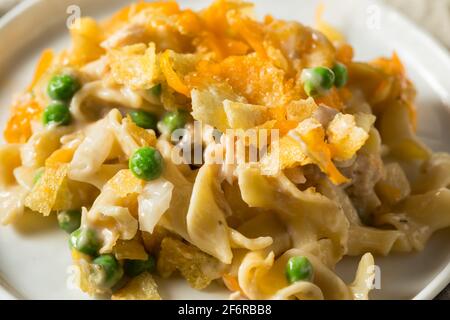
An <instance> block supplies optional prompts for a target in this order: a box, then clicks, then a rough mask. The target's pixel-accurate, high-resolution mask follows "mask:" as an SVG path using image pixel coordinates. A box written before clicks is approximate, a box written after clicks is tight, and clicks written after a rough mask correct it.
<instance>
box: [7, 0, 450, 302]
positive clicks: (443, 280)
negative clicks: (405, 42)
mask: <svg viewBox="0 0 450 320" xmlns="http://www.w3.org/2000/svg"><path fill="white" fill-rule="evenodd" d="M42 1H45V0H24V1H22V2H20V3H19V4H17V5H16V6H14V7H13V8H12V9H11V10H9V11H8V12H7V13H5V14H4V15H3V16H2V17H1V18H0V31H2V30H3V29H5V28H7V27H8V25H9V24H10V23H12V22H13V21H14V20H15V19H17V18H19V17H20V16H21V15H22V14H24V13H26V12H27V11H29V10H33V8H34V7H35V6H36V5H39V4H40V3H42ZM151 1H154V0H151ZM366 1H367V0H366ZM130 2H131V1H130ZM367 2H368V3H375V4H376V5H378V6H380V7H382V9H383V11H384V12H386V13H387V14H389V15H392V16H393V17H394V18H395V19H396V20H397V23H399V24H401V25H403V26H404V27H407V28H409V29H410V30H412V32H414V33H415V34H417V36H418V37H420V40H421V41H422V44H423V45H426V46H427V47H429V48H430V50H431V51H433V52H434V53H435V54H437V55H439V57H440V59H442V61H445V67H444V68H446V69H448V70H449V72H450V53H449V51H448V50H447V49H446V48H445V47H444V45H443V44H441V43H440V42H438V41H437V40H436V38H435V37H434V36H433V35H431V34H430V33H429V32H428V31H426V30H425V29H423V28H422V27H420V26H419V25H417V24H416V23H414V22H413V21H412V20H411V19H410V18H408V17H406V16H405V15H404V14H403V13H401V12H400V11H398V10H397V9H395V8H393V7H390V6H388V5H387V4H385V3H382V2H381V1H380V0H372V1H367ZM440 93H441V94H443V96H442V97H441V98H442V99H443V100H444V102H445V103H446V104H447V106H448V107H449V108H450V92H448V91H447V92H445V90H444V92H440ZM449 283H450V260H449V261H448V263H447V266H445V267H444V268H443V269H442V270H441V271H440V272H439V273H437V274H436V276H435V277H433V279H432V280H431V281H430V282H429V283H428V284H427V285H426V286H425V287H424V288H422V290H420V292H419V293H417V294H416V296H414V297H413V298H412V300H431V299H434V298H435V297H436V296H437V295H438V294H439V293H440V292H441V291H442V290H443V289H444V288H445V287H446V286H447V285H448V284H449ZM8 287H9V285H8V284H7V282H6V280H4V279H2V275H1V274H0V300H16V299H21V298H20V297H19V296H17V294H15V293H14V292H13V291H14V288H12V289H8Z"/></svg>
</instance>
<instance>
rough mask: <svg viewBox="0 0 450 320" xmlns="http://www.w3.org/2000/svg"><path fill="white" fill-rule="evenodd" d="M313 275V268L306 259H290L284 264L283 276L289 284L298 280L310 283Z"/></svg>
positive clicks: (301, 257)
mask: <svg viewBox="0 0 450 320" xmlns="http://www.w3.org/2000/svg"><path fill="white" fill-rule="evenodd" d="M313 273H314V272H313V266H312V264H311V262H309V260H308V258H306V257H303V256H297V257H292V258H290V259H289V260H288V262H287V264H286V270H285V275H286V279H287V280H288V282H289V283H293V282H296V281H300V280H304V281H311V280H312V278H313Z"/></svg>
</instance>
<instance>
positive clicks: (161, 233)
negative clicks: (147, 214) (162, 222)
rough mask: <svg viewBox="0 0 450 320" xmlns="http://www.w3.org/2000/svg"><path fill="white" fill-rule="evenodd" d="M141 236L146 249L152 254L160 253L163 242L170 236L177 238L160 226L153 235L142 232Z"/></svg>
mask: <svg viewBox="0 0 450 320" xmlns="http://www.w3.org/2000/svg"><path fill="white" fill-rule="evenodd" d="M141 235H142V241H143V243H144V247H145V249H146V250H147V251H148V252H150V253H152V254H156V253H158V252H159V250H160V249H161V242H162V241H163V239H164V238H166V237H169V236H170V237H175V238H177V236H176V235H175V234H172V233H171V232H170V231H169V230H167V229H165V228H163V227H161V226H158V225H156V226H155V228H154V229H153V232H152V233H149V232H145V231H142V232H141Z"/></svg>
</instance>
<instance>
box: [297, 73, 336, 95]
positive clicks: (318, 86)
mask: <svg viewBox="0 0 450 320" xmlns="http://www.w3.org/2000/svg"><path fill="white" fill-rule="evenodd" d="M334 78H335V76H334V72H333V71H332V70H331V69H329V68H326V67H315V68H311V69H305V70H303V72H302V76H301V80H302V82H303V88H304V89H305V92H306V94H307V95H308V96H310V97H312V96H317V95H320V94H323V93H325V92H326V91H328V90H330V89H331V88H332V87H333V84H334Z"/></svg>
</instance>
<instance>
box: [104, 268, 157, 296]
mask: <svg viewBox="0 0 450 320" xmlns="http://www.w3.org/2000/svg"><path fill="white" fill-rule="evenodd" d="M111 298H112V299H113V300H161V297H160V295H159V293H158V286H157V285H156V282H155V280H153V277H152V275H151V274H150V273H148V272H144V273H141V274H140V275H138V276H137V277H135V278H133V279H131V280H130V282H128V283H127V285H126V286H125V287H123V288H122V289H120V290H118V291H117V292H116V293H114V294H113V295H112V297H111Z"/></svg>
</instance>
